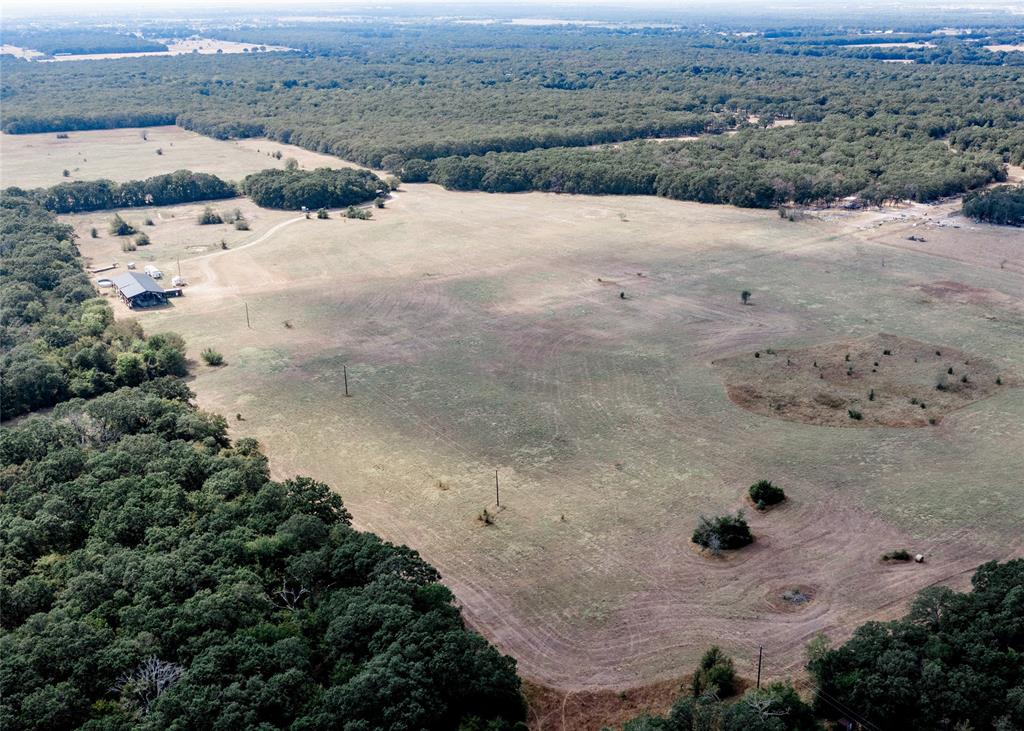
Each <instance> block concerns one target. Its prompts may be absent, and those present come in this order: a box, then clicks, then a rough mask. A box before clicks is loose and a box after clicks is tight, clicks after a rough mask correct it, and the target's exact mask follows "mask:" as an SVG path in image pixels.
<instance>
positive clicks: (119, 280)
mask: <svg viewBox="0 0 1024 731" xmlns="http://www.w3.org/2000/svg"><path fill="white" fill-rule="evenodd" d="M111 281H112V282H113V283H114V286H115V287H117V289H118V290H119V291H120V292H121V294H122V295H124V296H125V297H127V298H128V299H131V298H132V297H138V296H139V295H140V294H143V293H145V292H154V293H156V294H163V293H164V288H163V287H161V286H160V285H159V284H157V283H156V280H155V279H153V277H151V276H149V275H148V274H140V273H139V272H125V273H124V274H118V275H117V276H116V277H114V278H113V279H112V280H111Z"/></svg>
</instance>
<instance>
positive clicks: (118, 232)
mask: <svg viewBox="0 0 1024 731" xmlns="http://www.w3.org/2000/svg"><path fill="white" fill-rule="evenodd" d="M110 233H111V234H112V235H114V236H131V235H132V234H133V233H135V228H134V227H133V226H132V225H131V224H130V223H128V222H127V221H125V220H124V219H123V218H121V214H119V213H115V214H114V217H113V218H112V219H110Z"/></svg>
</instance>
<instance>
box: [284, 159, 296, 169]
mask: <svg viewBox="0 0 1024 731" xmlns="http://www.w3.org/2000/svg"><path fill="white" fill-rule="evenodd" d="M284 169H285V170H288V171H289V172H291V171H293V170H298V169H299V161H298V160H296V159H295V158H294V157H289V158H288V159H287V160H285V161H284Z"/></svg>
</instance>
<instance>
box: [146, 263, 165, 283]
mask: <svg viewBox="0 0 1024 731" xmlns="http://www.w3.org/2000/svg"><path fill="white" fill-rule="evenodd" d="M146 274H148V275H149V276H151V277H153V279H162V278H163V276H164V273H163V272H162V271H160V270H159V269H157V268H156V267H155V266H153V265H152V264H147V265H146Z"/></svg>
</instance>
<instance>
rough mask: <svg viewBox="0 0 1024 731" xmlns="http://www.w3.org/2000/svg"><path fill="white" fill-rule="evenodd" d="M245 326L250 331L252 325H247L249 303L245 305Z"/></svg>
mask: <svg viewBox="0 0 1024 731" xmlns="http://www.w3.org/2000/svg"><path fill="white" fill-rule="evenodd" d="M245 326H246V327H247V328H249V329H250V330H252V325H251V324H250V323H249V303H248V302H246V303H245Z"/></svg>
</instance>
